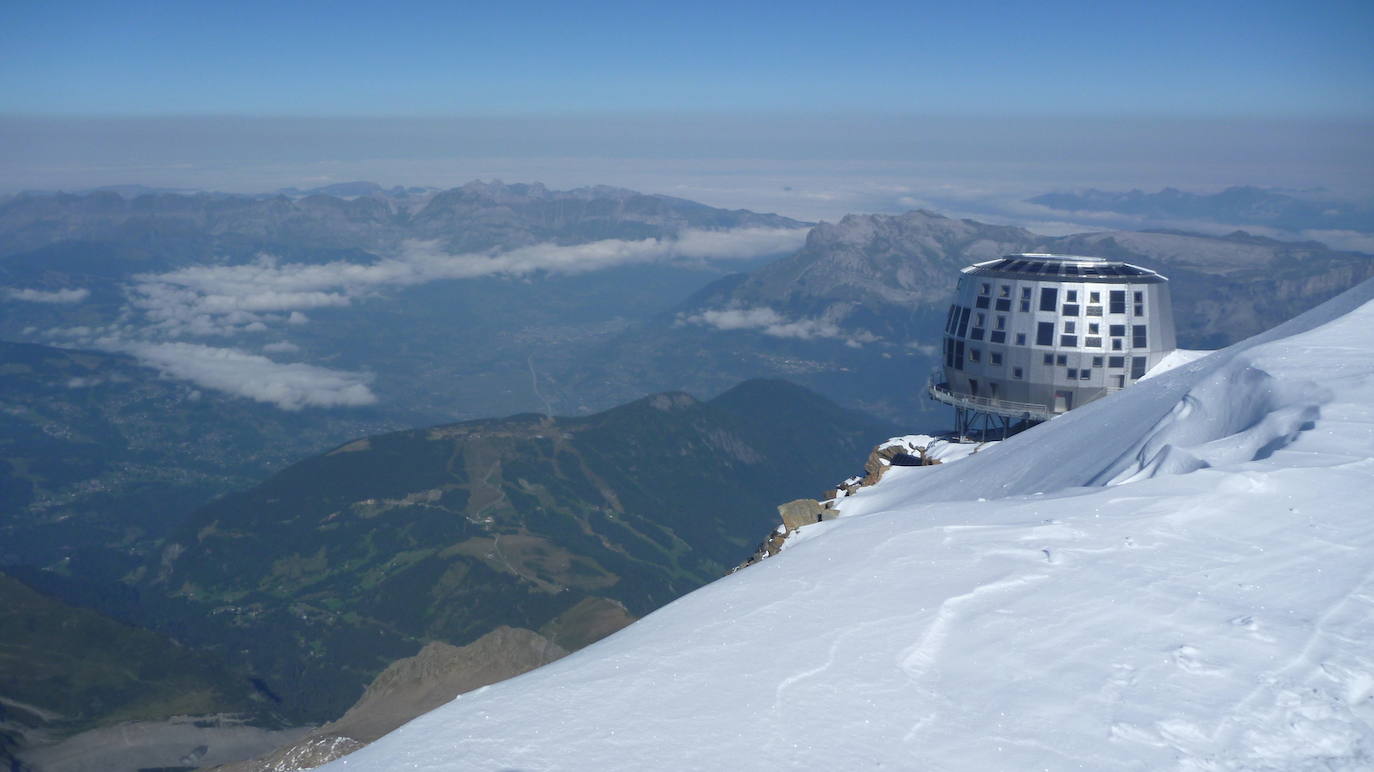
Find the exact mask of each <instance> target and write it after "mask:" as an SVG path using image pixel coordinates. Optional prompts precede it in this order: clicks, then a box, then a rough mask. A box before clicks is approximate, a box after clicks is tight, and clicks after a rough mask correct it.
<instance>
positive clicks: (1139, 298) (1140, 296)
mask: <svg viewBox="0 0 1374 772" xmlns="http://www.w3.org/2000/svg"><path fill="white" fill-rule="evenodd" d="M1131 295H1132V299H1133V300H1134V301H1135V302H1137V303H1144V302H1145V293H1144V292H1139V291H1136V292H1133V293H1131Z"/></svg>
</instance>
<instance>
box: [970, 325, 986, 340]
mask: <svg viewBox="0 0 1374 772" xmlns="http://www.w3.org/2000/svg"><path fill="white" fill-rule="evenodd" d="M968 339H969V340H982V339H983V328H982V327H974V328H973V329H972V330H970V331H969V334H968Z"/></svg>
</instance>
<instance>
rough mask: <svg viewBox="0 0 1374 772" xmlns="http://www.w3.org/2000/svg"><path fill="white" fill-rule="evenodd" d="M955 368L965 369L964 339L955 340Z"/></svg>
mask: <svg viewBox="0 0 1374 772" xmlns="http://www.w3.org/2000/svg"><path fill="white" fill-rule="evenodd" d="M954 369H955V370H962V369H964V342H963V341H962V340H956V341H954Z"/></svg>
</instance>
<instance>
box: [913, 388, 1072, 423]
mask: <svg viewBox="0 0 1374 772" xmlns="http://www.w3.org/2000/svg"><path fill="white" fill-rule="evenodd" d="M926 391H928V392H929V393H930V397H931V399H934V400H936V401H938V402H943V403H945V404H946V405H952V406H954V407H956V408H963V409H965V410H976V411H978V412H980V413H991V414H992V415H996V416H1001V417H1003V418H1016V419H1020V420H1023V421H1048V420H1050V419H1051V418H1054V417H1055V416H1056V415H1058V413H1056V412H1054V411H1053V410H1051V409H1050V408H1049V407H1048V406H1046V405H1040V404H1035V403H1031V402H1012V401H1011V400H1006V399H997V398H995V397H974V396H971V395H967V394H955V393H954V392H952V391H950V390H949V384H947V383H936V382H935V379H934V378H932V379H930V381H929V382H928V383H927V384H926Z"/></svg>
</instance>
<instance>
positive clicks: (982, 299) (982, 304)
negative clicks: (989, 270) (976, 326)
mask: <svg viewBox="0 0 1374 772" xmlns="http://www.w3.org/2000/svg"><path fill="white" fill-rule="evenodd" d="M973 305H975V306H977V307H978V308H987V307H988V296H987V295H979V296H978V297H976V298H974V299H973Z"/></svg>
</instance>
